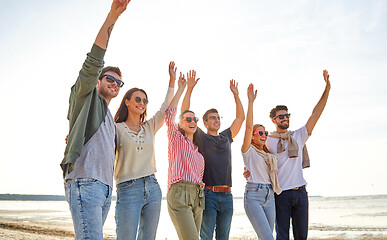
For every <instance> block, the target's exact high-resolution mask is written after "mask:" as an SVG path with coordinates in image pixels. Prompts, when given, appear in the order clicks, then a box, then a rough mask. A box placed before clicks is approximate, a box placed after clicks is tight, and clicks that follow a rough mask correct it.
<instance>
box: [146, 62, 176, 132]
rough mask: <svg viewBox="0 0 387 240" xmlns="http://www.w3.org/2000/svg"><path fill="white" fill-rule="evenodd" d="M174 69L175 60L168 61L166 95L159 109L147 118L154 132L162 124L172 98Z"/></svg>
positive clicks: (174, 77)
mask: <svg viewBox="0 0 387 240" xmlns="http://www.w3.org/2000/svg"><path fill="white" fill-rule="evenodd" d="M176 70H177V68H176V67H175V62H173V61H171V62H169V67H168V71H169V83H168V90H167V95H166V96H165V99H164V102H163V103H162V104H161V107H160V110H159V111H157V112H156V114H155V115H154V116H153V117H152V118H150V119H149V120H148V123H149V124H150V126H153V129H154V131H153V133H154V134H155V133H156V132H157V131H158V130H159V129H160V128H161V127H162V126H163V124H164V120H165V118H164V117H165V110H166V109H167V107H168V105H169V103H170V102H171V100H172V98H173V95H174V88H175V81H176Z"/></svg>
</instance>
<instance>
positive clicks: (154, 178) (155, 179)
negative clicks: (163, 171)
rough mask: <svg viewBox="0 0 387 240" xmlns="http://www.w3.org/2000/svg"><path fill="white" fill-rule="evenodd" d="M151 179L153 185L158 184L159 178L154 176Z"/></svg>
mask: <svg viewBox="0 0 387 240" xmlns="http://www.w3.org/2000/svg"><path fill="white" fill-rule="evenodd" d="M149 178H150V179H151V180H152V181H153V183H156V184H158V182H157V178H156V176H155V175H154V174H152V175H150V176H149Z"/></svg>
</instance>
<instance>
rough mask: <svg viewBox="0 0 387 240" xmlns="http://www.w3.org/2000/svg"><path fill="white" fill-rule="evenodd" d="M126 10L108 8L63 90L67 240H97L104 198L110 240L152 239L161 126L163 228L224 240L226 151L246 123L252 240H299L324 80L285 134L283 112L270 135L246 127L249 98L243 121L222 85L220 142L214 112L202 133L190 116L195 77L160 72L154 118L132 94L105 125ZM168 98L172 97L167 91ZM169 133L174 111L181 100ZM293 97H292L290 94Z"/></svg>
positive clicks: (116, 84)
mask: <svg viewBox="0 0 387 240" xmlns="http://www.w3.org/2000/svg"><path fill="white" fill-rule="evenodd" d="M129 2H130V0H113V3H112V5H111V9H110V12H109V14H108V16H107V18H106V20H105V22H104V23H103V25H102V27H101V29H100V31H99V33H98V35H97V37H96V40H95V42H94V44H93V46H92V48H91V51H90V52H89V53H88V54H87V58H86V60H85V62H84V64H83V66H82V69H81V70H80V72H79V76H78V79H77V80H76V82H75V84H74V85H73V86H72V88H71V94H70V100H69V102H70V104H69V110H68V120H69V134H68V137H67V139H66V142H67V144H66V149H65V155H64V159H63V161H62V163H61V168H62V170H63V178H64V185H65V195H66V200H67V201H68V203H69V208H70V211H71V215H72V219H73V225H74V232H75V239H103V230H102V228H103V225H104V222H105V220H106V217H107V214H108V211H109V208H110V204H111V195H112V188H113V178H114V180H115V183H116V189H117V202H116V209H115V220H116V233H117V239H144V240H151V239H155V238H156V231H157V226H158V222H159V216H160V209H161V200H162V194H161V189H160V186H159V184H158V182H157V179H156V177H155V172H156V164H155V151H154V145H155V134H156V132H157V131H158V130H159V129H160V128H161V127H162V125H163V124H164V123H166V126H167V129H168V130H167V135H168V162H169V166H168V193H167V205H168V212H169V215H170V218H171V220H172V222H173V224H174V226H175V229H176V232H177V235H178V236H179V239H199V238H200V239H213V237H214V234H215V238H216V239H229V232H230V226H231V219H232V215H233V196H232V193H231V186H232V179H231V166H232V164H231V163H232V161H231V143H232V142H233V139H234V138H235V137H236V136H237V134H238V133H239V131H240V129H241V127H242V123H243V122H244V121H245V120H246V123H245V125H246V129H245V136H244V140H243V145H242V148H241V151H242V156H243V160H244V163H245V167H246V170H245V172H244V176H245V177H246V179H247V183H246V187H245V194H244V207H245V211H246V214H247V216H248V218H249V220H250V222H251V224H252V226H253V228H254V230H255V231H256V233H257V236H258V238H259V239H273V229H274V225H275V226H276V239H289V228H290V222H292V229H293V236H294V239H307V233H308V194H307V191H306V188H305V186H306V181H305V179H304V177H303V170H302V169H303V168H305V167H308V166H309V159H308V155H307V150H306V146H305V142H306V141H307V139H308V138H309V136H310V135H311V133H312V131H313V128H314V127H315V125H316V123H317V121H318V119H319V117H320V115H321V113H322V112H323V110H324V107H325V105H326V102H327V99H328V95H329V91H330V82H329V75H328V72H327V71H326V70H324V71H323V77H324V80H325V83H326V86H325V89H324V92H323V94H322V96H321V98H320V100H319V101H318V103H317V105H316V106H315V108H314V109H313V111H312V114H311V116H310V117H309V119H308V120H307V122H306V124H305V125H304V126H303V127H301V128H299V129H298V130H296V131H294V132H293V131H289V130H288V128H289V119H290V113H289V112H288V109H287V107H286V106H284V105H278V106H276V107H275V108H273V109H272V110H271V112H270V118H271V120H272V122H273V123H274V125H275V127H276V131H274V132H272V133H270V134H269V133H268V131H266V129H265V127H264V126H263V125H260V124H253V108H254V101H255V99H256V97H257V90H255V89H254V85H253V84H250V85H249V86H248V89H247V97H248V108H247V114H246V115H245V113H244V109H243V106H242V103H241V100H240V99H239V91H238V83H237V82H235V80H231V81H230V90H231V92H232V94H233V96H234V100H235V105H236V112H235V119H234V121H233V122H232V124H231V126H230V127H228V128H227V129H225V130H223V131H222V132H219V129H220V125H221V118H220V115H219V113H218V111H217V110H216V109H213V108H212V109H209V110H208V111H206V112H205V113H204V115H203V118H202V119H203V123H204V126H205V128H206V131H203V130H202V129H200V128H198V126H197V122H198V121H199V118H198V117H196V115H195V113H194V112H193V111H191V110H190V106H191V103H190V100H191V95H192V92H193V89H194V88H195V86H196V84H197V83H198V80H199V79H198V78H197V77H196V72H195V71H194V70H191V71H189V72H188V73H187V74H182V73H180V75H179V76H177V68H176V66H175V63H174V62H170V64H169V82H168V90H167V93H166V97H165V100H164V102H163V103H162V104H161V107H160V109H159V111H158V112H157V113H156V114H154V116H153V117H152V118H150V119H147V104H148V96H147V94H146V92H145V91H144V90H143V89H139V88H131V89H130V90H128V91H127V92H126V94H125V96H124V97H123V99H122V101H121V104H120V106H119V108H118V110H117V112H116V114H115V116H114V117H113V116H112V114H111V113H110V110H109V108H108V105H109V103H110V101H111V100H112V99H113V98H115V97H116V96H117V95H118V93H119V91H120V88H121V87H122V86H123V85H124V82H123V81H122V74H121V71H120V69H119V68H118V67H111V66H108V67H104V61H103V59H104V55H105V52H106V49H107V46H108V42H109V38H110V35H111V32H112V29H113V27H114V25H115V23H116V21H117V19H118V18H119V16H120V15H121V14H122V13H123V12H124V11H125V9H126V8H127V5H128V4H129ZM176 80H177V90H176V92H175V90H174V88H175V82H176ZM185 88H187V90H186V92H185V96H184V98H183V102H182V104H181V109H180V110H181V113H180V114H179V115H178V121H177V122H178V123H177V122H176V121H175V118H176V115H177V112H178V110H177V105H178V103H179V100H180V98H181V96H182V95H183V93H184V90H185ZM296 94H299V93H296Z"/></svg>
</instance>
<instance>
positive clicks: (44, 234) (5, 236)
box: [0, 217, 386, 240]
mask: <svg viewBox="0 0 387 240" xmlns="http://www.w3.org/2000/svg"><path fill="white" fill-rule="evenodd" d="M3 220H4V219H2V218H1V217H0V240H9V239H18V240H60V239H64V240H70V239H74V232H73V231H72V230H68V229H67V228H63V226H62V227H59V226H57V225H55V224H53V225H47V224H46V225H45V226H42V225H40V224H38V223H29V224H23V223H19V222H18V221H17V220H16V219H15V221H13V222H3ZM104 239H106V240H112V239H115V236H109V235H105V236H104ZM230 239H232V240H253V239H257V237H255V236H251V237H233V236H232V237H230ZM323 239H326V240H342V239H340V238H323ZM382 239H386V238H361V240H382ZM160 240H161V239H160ZM311 240H317V239H311Z"/></svg>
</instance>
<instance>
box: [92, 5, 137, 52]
mask: <svg viewBox="0 0 387 240" xmlns="http://www.w3.org/2000/svg"><path fill="white" fill-rule="evenodd" d="M130 1H131V0H113V3H112V6H111V8H110V12H109V14H108V15H107V17H106V20H105V22H104V23H103V25H102V27H101V29H100V30H99V32H98V35H97V37H96V39H95V41H94V43H95V44H96V45H97V46H99V47H100V48H102V49H106V48H107V46H108V43H109V38H110V34H111V33H112V30H113V27H114V24H115V23H116V21H117V19H118V17H119V16H120V15H121V13H123V12H124V11H125V10H126V7H127V6H128V4H129V2H130Z"/></svg>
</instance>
